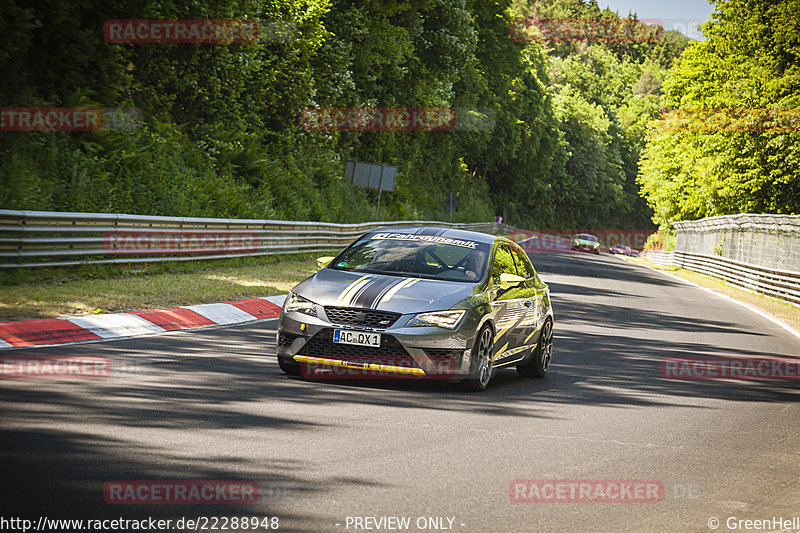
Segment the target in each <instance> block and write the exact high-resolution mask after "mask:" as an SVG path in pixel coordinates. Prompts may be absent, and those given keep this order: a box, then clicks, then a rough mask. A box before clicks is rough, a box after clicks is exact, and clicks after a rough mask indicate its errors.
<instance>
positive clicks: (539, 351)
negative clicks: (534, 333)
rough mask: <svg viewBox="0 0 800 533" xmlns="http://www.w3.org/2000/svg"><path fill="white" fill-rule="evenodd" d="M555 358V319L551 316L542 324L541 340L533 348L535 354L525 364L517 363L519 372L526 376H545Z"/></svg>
mask: <svg viewBox="0 0 800 533" xmlns="http://www.w3.org/2000/svg"><path fill="white" fill-rule="evenodd" d="M552 358H553V321H552V320H550V319H549V318H548V319H547V320H545V322H544V325H542V333H541V335H540V336H539V342H538V343H536V348H534V350H533V356H532V357H531V358H530V360H529V361H528V362H526V363H524V364H521V365H517V372H519V375H520V376H525V377H526V378H543V377H544V376H545V374H547V369H548V368H550V360H551V359H552Z"/></svg>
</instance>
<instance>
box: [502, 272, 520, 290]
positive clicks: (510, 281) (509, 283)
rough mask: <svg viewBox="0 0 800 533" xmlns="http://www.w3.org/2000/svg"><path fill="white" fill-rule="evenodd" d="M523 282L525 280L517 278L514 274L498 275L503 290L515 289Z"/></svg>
mask: <svg viewBox="0 0 800 533" xmlns="http://www.w3.org/2000/svg"><path fill="white" fill-rule="evenodd" d="M523 281H525V278H523V277H522V276H517V275H516V274H508V273H507V272H503V273H502V274H500V287H502V288H503V289H510V288H511V287H516V286H517V285H519V284H520V283H522V282H523Z"/></svg>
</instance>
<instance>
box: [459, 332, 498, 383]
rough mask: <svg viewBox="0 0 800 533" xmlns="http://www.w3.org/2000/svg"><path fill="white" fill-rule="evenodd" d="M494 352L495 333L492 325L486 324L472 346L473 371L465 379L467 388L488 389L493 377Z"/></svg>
mask: <svg viewBox="0 0 800 533" xmlns="http://www.w3.org/2000/svg"><path fill="white" fill-rule="evenodd" d="M493 352H494V333H493V332H492V327H491V326H490V325H488V324H486V325H485V326H483V328H481V331H480V333H478V336H477V337H476V338H475V346H474V347H473V348H472V361H473V363H472V366H473V373H472V375H471V376H470V377H469V378H467V379H465V380H464V382H463V386H464V388H465V389H467V390H470V391H474V392H480V391H483V390H486V387H487V386H488V385H489V380H490V379H492V365H493V364H494V357H493V356H494V353H493Z"/></svg>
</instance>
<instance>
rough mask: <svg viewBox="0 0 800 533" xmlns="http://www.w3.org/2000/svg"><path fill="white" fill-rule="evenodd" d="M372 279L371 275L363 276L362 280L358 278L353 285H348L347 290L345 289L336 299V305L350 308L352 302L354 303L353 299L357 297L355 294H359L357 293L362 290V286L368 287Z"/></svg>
mask: <svg viewBox="0 0 800 533" xmlns="http://www.w3.org/2000/svg"><path fill="white" fill-rule="evenodd" d="M370 277H371V276H369V275H367V276H361V277H360V278H358V279H357V280H355V281H354V282H353V283H351V284H350V285H348V286H347V287H346V288H345V289H344V290H343V291H342V292H341V294H339V297H338V298H337V299H336V305H341V306H344V307H349V306H350V302H352V301H353V297H354V296H355V293H356V292H357V291H358V290H359V289H360V288H362V286H364V285H366V284H367V283H369V280H370Z"/></svg>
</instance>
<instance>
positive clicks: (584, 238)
mask: <svg viewBox="0 0 800 533" xmlns="http://www.w3.org/2000/svg"><path fill="white" fill-rule="evenodd" d="M580 237H581V240H582V241H591V242H596V241H597V237H595V236H594V235H581V236H580Z"/></svg>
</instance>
